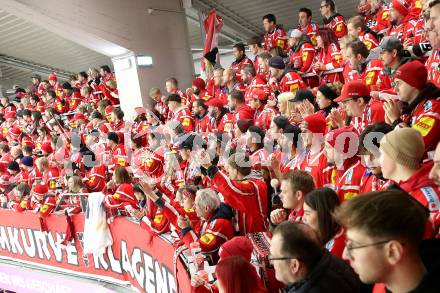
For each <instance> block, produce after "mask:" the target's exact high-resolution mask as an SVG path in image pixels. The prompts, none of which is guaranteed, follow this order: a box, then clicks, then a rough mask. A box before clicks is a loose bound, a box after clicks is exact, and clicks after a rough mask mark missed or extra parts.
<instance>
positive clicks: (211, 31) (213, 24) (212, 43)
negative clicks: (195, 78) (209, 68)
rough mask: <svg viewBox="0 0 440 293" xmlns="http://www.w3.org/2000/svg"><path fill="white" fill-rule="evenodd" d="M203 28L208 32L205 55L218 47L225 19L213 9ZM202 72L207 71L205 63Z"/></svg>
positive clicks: (202, 64) (204, 21)
mask: <svg viewBox="0 0 440 293" xmlns="http://www.w3.org/2000/svg"><path fill="white" fill-rule="evenodd" d="M203 26H204V28H205V32H206V39H205V47H204V48H203V55H205V54H206V53H208V52H210V51H211V50H212V49H214V48H215V47H218V35H219V34H220V31H221V30H222V27H223V19H222V18H221V17H220V16H219V15H217V12H216V11H215V9H212V10H211V11H209V13H208V15H207V16H206V17H205V19H204V20H203ZM219 56H220V54H217V63H220V57H219ZM201 70H202V71H205V64H204V63H203V62H202V63H201Z"/></svg>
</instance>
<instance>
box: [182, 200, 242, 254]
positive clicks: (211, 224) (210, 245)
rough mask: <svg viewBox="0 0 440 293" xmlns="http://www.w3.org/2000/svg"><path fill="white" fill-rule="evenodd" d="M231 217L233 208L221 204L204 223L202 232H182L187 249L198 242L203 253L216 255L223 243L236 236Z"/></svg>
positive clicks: (189, 230) (184, 230) (188, 230)
mask: <svg viewBox="0 0 440 293" xmlns="http://www.w3.org/2000/svg"><path fill="white" fill-rule="evenodd" d="M230 216H231V217H232V210H231V208H230V207H229V206H227V205H225V204H223V203H222V204H220V207H219V208H218V209H216V210H215V211H213V213H212V214H211V215H210V216H209V217H208V219H206V221H204V222H203V223H202V225H201V228H200V230H193V229H192V228H186V229H183V230H182V240H183V242H185V245H186V246H187V247H190V244H191V243H193V242H198V243H199V244H200V248H201V250H202V251H203V252H205V253H216V252H217V251H218V250H219V249H220V246H221V245H222V244H223V243H225V242H226V241H228V240H229V239H231V238H233V237H234V236H235V235H234V227H233V225H232V222H231V218H230Z"/></svg>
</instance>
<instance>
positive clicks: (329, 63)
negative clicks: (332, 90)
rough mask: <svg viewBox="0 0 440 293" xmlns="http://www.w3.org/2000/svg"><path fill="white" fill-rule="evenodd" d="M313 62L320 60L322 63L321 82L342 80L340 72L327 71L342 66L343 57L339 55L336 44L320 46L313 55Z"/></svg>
mask: <svg viewBox="0 0 440 293" xmlns="http://www.w3.org/2000/svg"><path fill="white" fill-rule="evenodd" d="M315 62H320V63H322V64H324V67H325V68H323V69H325V71H324V72H323V74H322V75H321V78H322V80H323V81H322V82H321V83H324V82H325V83H333V82H336V81H341V82H342V81H343V76H342V72H339V73H327V72H328V71H330V72H331V71H333V70H335V69H338V68H342V65H343V59H342V55H341V51H340V50H339V47H338V45H336V44H330V45H328V46H327V47H325V48H322V49H321V50H319V51H318V53H317V54H316V55H315Z"/></svg>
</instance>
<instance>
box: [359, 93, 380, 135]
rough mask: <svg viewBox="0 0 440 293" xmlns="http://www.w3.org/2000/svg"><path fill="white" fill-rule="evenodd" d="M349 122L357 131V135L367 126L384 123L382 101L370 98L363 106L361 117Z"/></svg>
mask: <svg viewBox="0 0 440 293" xmlns="http://www.w3.org/2000/svg"><path fill="white" fill-rule="evenodd" d="M351 121H352V122H351V123H352V125H353V127H354V128H355V129H356V130H357V132H358V133H362V131H363V130H364V129H365V127H367V126H368V125H372V124H374V123H378V122H384V121H385V111H384V109H383V101H381V100H378V99H376V98H373V97H372V98H371V99H370V101H369V102H368V104H367V105H366V106H365V109H364V112H363V113H362V116H361V117H353V118H352V120H351Z"/></svg>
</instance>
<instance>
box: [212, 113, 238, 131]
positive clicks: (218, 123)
mask: <svg viewBox="0 0 440 293" xmlns="http://www.w3.org/2000/svg"><path fill="white" fill-rule="evenodd" d="M233 123H234V117H233V115H232V113H229V112H226V113H224V115H223V116H221V117H220V118H219V119H211V120H210V123H209V131H210V132H231V131H232V125H233Z"/></svg>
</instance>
